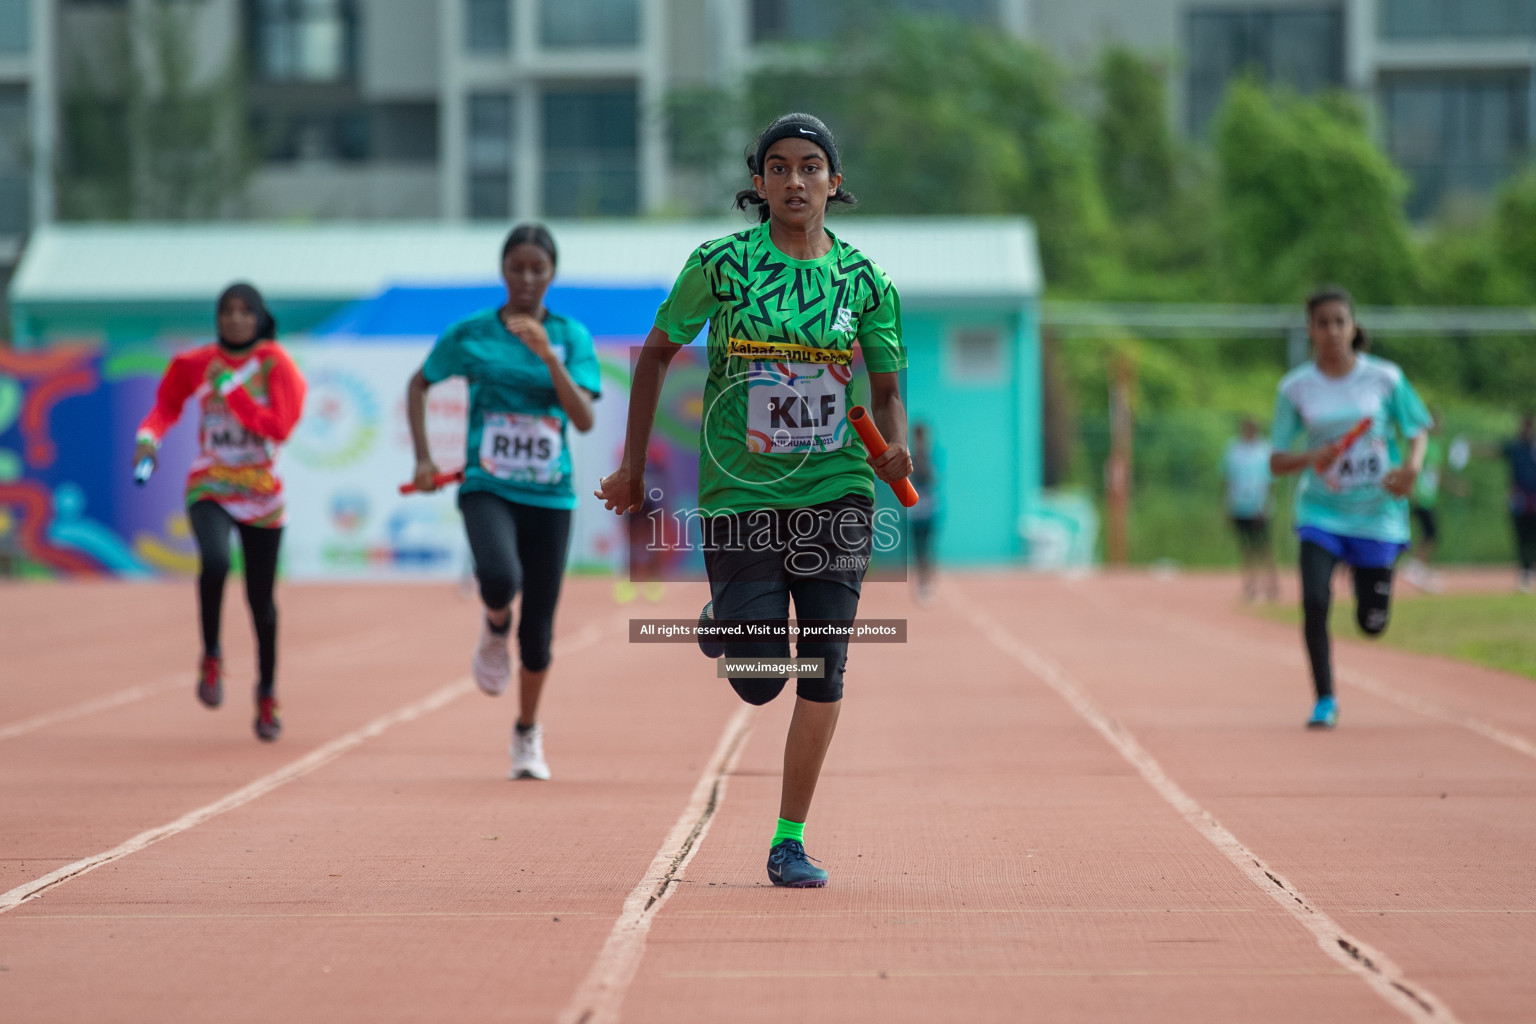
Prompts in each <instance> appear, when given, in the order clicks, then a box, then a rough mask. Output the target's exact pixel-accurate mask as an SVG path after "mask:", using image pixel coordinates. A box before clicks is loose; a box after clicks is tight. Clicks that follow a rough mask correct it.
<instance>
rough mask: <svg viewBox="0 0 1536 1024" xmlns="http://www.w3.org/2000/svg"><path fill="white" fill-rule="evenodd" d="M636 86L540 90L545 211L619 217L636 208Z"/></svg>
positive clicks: (556, 213)
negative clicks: (542, 108)
mask: <svg viewBox="0 0 1536 1024" xmlns="http://www.w3.org/2000/svg"><path fill="white" fill-rule="evenodd" d="M637 113H638V104H637V101H636V96H635V90H634V89H562V90H550V91H548V92H546V93H545V94H544V212H545V213H546V214H548V215H550V216H553V217H596V216H605V217H623V216H628V215H631V214H633V213H635V211H636V210H637V209H638V208H639V173H638V170H637V158H638V148H637V145H636V140H637V136H638V125H637Z"/></svg>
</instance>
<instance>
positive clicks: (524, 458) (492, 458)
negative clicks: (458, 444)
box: [480, 412, 562, 484]
mask: <svg viewBox="0 0 1536 1024" xmlns="http://www.w3.org/2000/svg"><path fill="white" fill-rule="evenodd" d="M561 450H562V444H561V438H560V420H559V419H557V418H556V417H554V416H532V415H525V414H522V413H513V412H488V413H486V414H485V422H484V428H483V430H482V432H481V434H480V468H481V469H483V470H485V471H486V472H487V473H489V474H491V476H494V477H496V478H497V479H500V480H516V481H520V482H522V483H534V484H553V483H559V482H560V477H561V473H560V452H561Z"/></svg>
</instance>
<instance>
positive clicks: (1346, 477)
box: [1323, 434, 1392, 491]
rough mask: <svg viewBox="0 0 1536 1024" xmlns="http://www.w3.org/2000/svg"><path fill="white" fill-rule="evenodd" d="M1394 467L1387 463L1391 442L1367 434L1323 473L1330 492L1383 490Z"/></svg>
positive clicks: (1324, 481)
mask: <svg viewBox="0 0 1536 1024" xmlns="http://www.w3.org/2000/svg"><path fill="white" fill-rule="evenodd" d="M1391 468H1392V467H1391V466H1390V465H1389V464H1388V461H1387V442H1386V441H1385V440H1384V439H1383V438H1380V437H1374V436H1372V435H1370V434H1367V435H1365V436H1364V437H1362V438H1360V440H1358V441H1356V442H1355V443H1354V444H1353V445H1351V446H1350V449H1349V451H1347V452H1345V453H1344V454H1343V455H1340V456H1339V458H1338V460H1337V461H1336V462H1334V464H1333V465H1332V466H1330V467H1329V468H1328V472H1326V473H1324V474H1323V483H1324V484H1325V485H1326V486H1327V488H1328V489H1329V490H1330V491H1355V490H1359V489H1360V488H1362V487H1380V486H1381V481H1382V478H1383V477H1385V476H1386V475H1387V471H1388V470H1389V469H1391Z"/></svg>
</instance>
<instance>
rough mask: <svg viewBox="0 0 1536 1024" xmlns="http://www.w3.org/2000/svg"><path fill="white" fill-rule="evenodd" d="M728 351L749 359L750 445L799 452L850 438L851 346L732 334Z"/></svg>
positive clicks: (824, 448)
mask: <svg viewBox="0 0 1536 1024" xmlns="http://www.w3.org/2000/svg"><path fill="white" fill-rule="evenodd" d="M730 354H731V355H733V356H739V357H741V358H743V359H746V360H747V361H748V371H747V436H746V445H747V450H748V451H751V452H754V453H758V454H772V455H778V454H797V455H798V454H803V453H805V452H830V451H835V450H837V449H838V448H841V447H842V446H843V445H844V444H846V443H847V442H848V434H849V426H848V382H849V381H850V380H852V379H853V352H852V351H851V350H848V349H822V348H811V347H810V346H807V345H790V344H780V343H761V342H751V341H741V340H739V339H735V338H732V339H731V348H730Z"/></svg>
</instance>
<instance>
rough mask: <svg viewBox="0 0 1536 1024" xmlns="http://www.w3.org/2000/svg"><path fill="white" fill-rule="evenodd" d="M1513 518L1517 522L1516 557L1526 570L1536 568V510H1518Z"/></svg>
mask: <svg viewBox="0 0 1536 1024" xmlns="http://www.w3.org/2000/svg"><path fill="white" fill-rule="evenodd" d="M1511 518H1513V520H1514V523H1515V557H1517V558H1519V559H1520V568H1522V569H1524V570H1525V571H1526V572H1530V571H1531V570H1532V569H1536V512H1516V513H1515V514H1514V515H1513V516H1512V517H1511Z"/></svg>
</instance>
